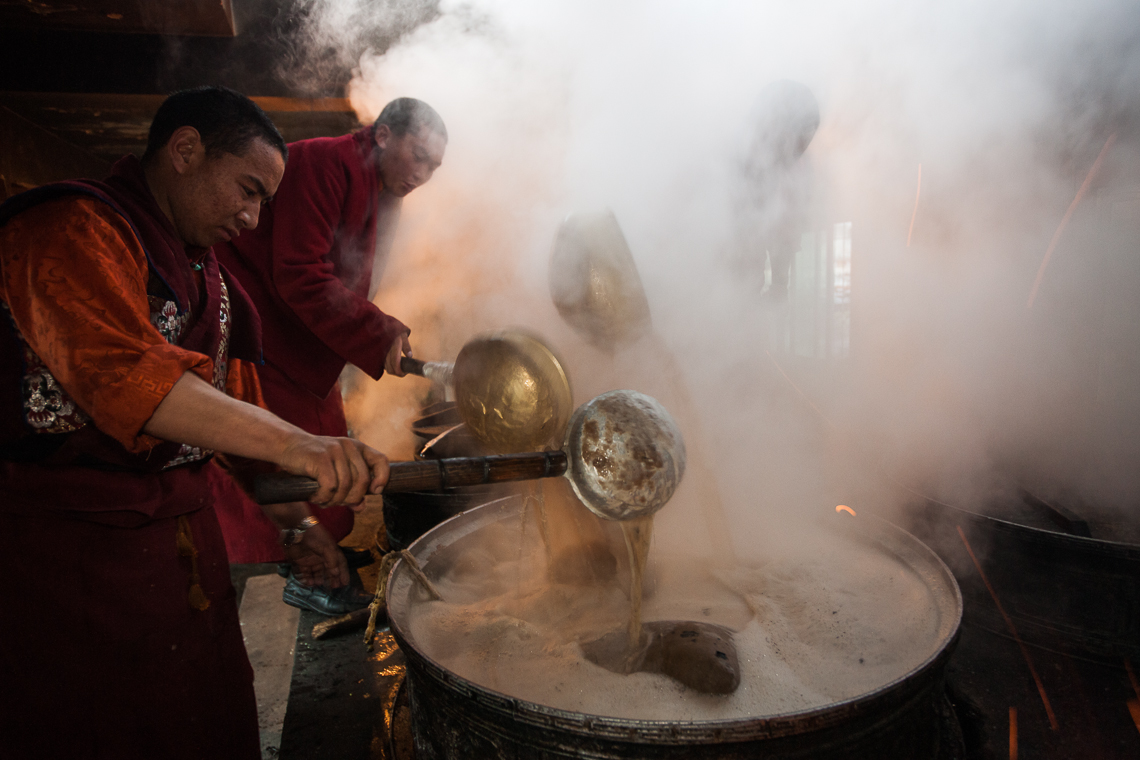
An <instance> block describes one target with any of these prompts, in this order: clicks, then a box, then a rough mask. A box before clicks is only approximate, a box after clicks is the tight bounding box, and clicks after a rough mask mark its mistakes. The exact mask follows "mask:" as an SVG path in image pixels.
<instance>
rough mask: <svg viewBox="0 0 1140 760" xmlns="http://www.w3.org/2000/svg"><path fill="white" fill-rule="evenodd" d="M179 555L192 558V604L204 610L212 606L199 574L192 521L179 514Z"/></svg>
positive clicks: (200, 610)
mask: <svg viewBox="0 0 1140 760" xmlns="http://www.w3.org/2000/svg"><path fill="white" fill-rule="evenodd" d="M177 543H178V556H180V557H189V558H190V594H189V599H190V606H191V607H193V608H194V609H196V610H198V611H199V612H204V611H205V610H206V609H207V608H208V607H209V606H210V600H209V599H207V598H206V592H205V591H203V590H202V576H201V575H199V574H198V549H197V548H196V547H195V546H194V538H193V535H192V534H191V533H190V521H189V520H188V519H186V515H179V516H178V539H177Z"/></svg>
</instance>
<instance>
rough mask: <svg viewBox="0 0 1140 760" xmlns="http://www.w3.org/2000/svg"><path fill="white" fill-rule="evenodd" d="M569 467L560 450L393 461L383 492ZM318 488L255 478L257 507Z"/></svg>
mask: <svg viewBox="0 0 1140 760" xmlns="http://www.w3.org/2000/svg"><path fill="white" fill-rule="evenodd" d="M567 466H568V463H567V459H566V454H565V453H563V452H561V451H546V452H541V451H540V452H535V453H533V454H508V455H505V456H490V457H457V458H454V459H437V460H434V461H423V462H392V463H391V464H390V465H388V484H387V485H385V486H384V491H385V492H386V493H400V492H406V491H440V490H443V489H446V488H457V487H459V486H477V485H482V484H484V483H505V482H508V481H512V480H537V479H539V478H554V477H558V476H559V475H562V474H564V473H565V472H566V468H567ZM318 488H319V486H318V485H317V481H315V480H313V479H312V478H306V477H304V476H303V475H287V474H284V473H272V474H267V475H259V476H257V477H256V478H254V482H253V497H254V499H255V500H256V501H257V503H258V504H280V503H282V502H287V501H307V500H308V498H309V497H310V496H312V495H313V494H315V493H316V492H317V490H318Z"/></svg>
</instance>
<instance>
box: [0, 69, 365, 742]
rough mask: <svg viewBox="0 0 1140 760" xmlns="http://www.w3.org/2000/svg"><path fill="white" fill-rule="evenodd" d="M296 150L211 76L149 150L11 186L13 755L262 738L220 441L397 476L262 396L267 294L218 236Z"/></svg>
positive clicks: (3, 345)
mask: <svg viewBox="0 0 1140 760" xmlns="http://www.w3.org/2000/svg"><path fill="white" fill-rule="evenodd" d="M286 155H287V151H286V147H285V144H284V141H283V140H282V139H281V136H280V135H279V134H278V133H277V130H276V129H275V128H274V127H273V124H272V123H271V122H270V121H269V119H268V118H267V117H266V116H265V114H264V113H262V112H261V110H260V109H259V108H258V107H257V106H256V105H255V104H254V103H252V101H250V100H249V99H247V98H245V97H244V96H242V95H240V94H238V93H235V92H232V91H230V90H224V89H221V88H201V89H199V90H191V91H187V92H183V93H179V94H176V95H174V96H171V97H170V98H169V99H167V101H165V103H164V104H163V105H162V107H161V108H160V109H159V112H158V114H157V115H156V116H155V120H154V123H153V125H152V127H151V132H150V137H149V142H148V147H147V153H146V155H145V156H144V157H143V160H142V161H140V160H138V159H136V158H135V157H134V156H128V157H126V158H124V159H122V160H121V161H119V162H118V163H116V164H115V166H114V168H113V170H112V173H111V176H110V177H109V178H108V179H106V180H105V181H103V182H96V181H88V180H82V181H75V182H64V183H58V184H55V185H48V186H45V187H43V188H38V189H36V190H33V191H30V192H28V193H24V194H22V195H18V196H15V197H14V198H11V199H9V200H8V201H7V202H6V203H5V204H4V205H2V206H0V524H2V525H3V534H4V548H3V551H0V577H3V578H4V589H5V590H4V593H3V600H2V602H0V757H4V758H6V759H8V758H12V759H14V760H24V759H30V758H36V759H37V760H45V759H47V760H51V759H55V758H59V759H61V760H62V759H63V758H67V759H68V760H87V759H91V758H99V759H100V760H103V759H106V760H112V759H113V760H143V759H146V760H153V759H154V758H164V760H171V759H175V760H181V759H184V760H201V759H202V758H211V759H213V760H228V759H234V760H239V759H240V760H257V758H259V757H260V743H259V737H258V724H257V706H256V702H255V700H254V693H253V673H252V669H251V668H250V665H249V660H248V658H247V657H246V653H245V649H244V645H243V643H242V633H241V629H240V627H239V625H238V618H237V608H236V605H235V594H234V589H233V586H232V585H231V584H230V579H229V563H228V560H227V557H226V553H225V547H224V543H223V540H222V535H221V530H220V528H219V526H218V522H217V519H216V517H215V515H214V510H213V507H212V504H211V498H212V483H213V479H214V476H213V473H214V472H216V469H217V468H216V466H215V465H214V464H213V463H212V462H211V461H210V458H211V455H212V453H213V452H214V451H218V452H226V453H228V454H231V455H233V457H234V460H233V461H234V462H235V463H236V466H237V467H238V468H239V469H240V468H242V467H243V466H247V465H248V466H250V467H252V466H253V465H252V462H253V460H261V461H263V462H266V463H272V465H277V466H279V467H281V468H283V469H286V470H288V471H291V472H294V473H297V474H304V475H308V476H310V477H314V478H316V479H317V480H318V481H319V482H320V484H321V490H320V492H319V493H318V494H317V496H316V497H315V500H316V501H318V502H328V503H357V502H360V501H361V500H362V498H363V496H364V494H365V493H366V491H368V490H372V491H377V490H379V489H380V488H381V487H382V485H383V483H384V482H385V480H386V478H387V461H386V460H385V458H384V456H383V455H382V454H380V453H379V452H376V451H374V450H372V449H369V448H368V447H366V446H363V445H362V444H360V443H358V442H356V441H352V440H349V439H347V438H342V439H335V438H320V437H316V436H313V435H310V434H308V433H306V432H304V431H302V430H300V429H298V428H297V427H295V426H293V425H290V424H288V423H286V422H284V421H283V420H280V419H279V418H276V417H274V416H273V415H272V414H270V413H269V412H268V411H266V410H265V409H263V408H261V407H259V406H258V405H257V404H258V402H260V401H261V394H260V390H259V387H258V381H257V377H256V374H255V373H254V372H253V371H252V363H253V362H257V361H260V354H261V347H260V339H259V325H258V319H257V315H256V312H255V311H254V309H253V305H252V303H251V302H250V301H249V299H248V297H247V296H246V294H245V293H244V291H243V290H242V288H241V286H240V284H239V283H238V282H237V280H236V279H234V278H233V277H232V276H231V275H230V274H229V273H227V272H226V271H225V269H224V268H223V267H221V266H220V265H219V264H218V262H217V260H216V258H215V257H214V255H213V253H212V252H211V250H210V246H211V245H213V244H214V243H217V242H219V241H221V240H224V239H228V238H230V237H234V236H236V235H237V234H238V232H239V231H240V230H241V229H243V228H252V227H254V226H255V225H256V224H257V220H258V215H259V210H260V207H261V204H262V203H263V202H264V201H266V200H267V199H268V198H270V197H271V196H272V195H273V192H274V191H275V189H276V188H277V186H278V183H279V182H280V178H281V174H282V172H283V170H284V163H285V158H286ZM270 468H272V467H271V466H270ZM278 519H279V520H284V518H282V517H280V516H279V517H278ZM333 569H335V568H333Z"/></svg>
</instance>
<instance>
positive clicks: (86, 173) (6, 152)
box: [0, 106, 111, 200]
mask: <svg viewBox="0 0 1140 760" xmlns="http://www.w3.org/2000/svg"><path fill="white" fill-rule="evenodd" d="M110 169H111V164H110V162H108V161H104V160H102V159H100V158H97V157H96V156H93V155H91V154H90V153H88V152H87V151H85V150H83V149H81V148H79V147H77V146H75V145H72V144H71V143H69V142H67V141H66V140H63V139H61V138H60V137H58V136H57V135H54V134H52V133H51V132H49V131H48V130H46V129H43V128H42V127H39V126H37V125H36V124H33V123H32V122H30V121H28V120H27V119H25V118H24V117H22V116H20V115H19V114H17V113H14V112H12V111H10V110H9V109H7V108H4V107H2V106H0V200H3V199H4V198H7V197H8V196H10V195H15V194H16V193H20V192H23V191H24V190H30V189H32V188H33V187H38V186H39V185H43V184H47V183H48V182H57V181H59V180H61V179H72V178H75V177H94V178H96V179H100V178H102V177H105V176H106V175H107V172H108V171H109V170H110Z"/></svg>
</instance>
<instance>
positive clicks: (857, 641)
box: [408, 521, 939, 720]
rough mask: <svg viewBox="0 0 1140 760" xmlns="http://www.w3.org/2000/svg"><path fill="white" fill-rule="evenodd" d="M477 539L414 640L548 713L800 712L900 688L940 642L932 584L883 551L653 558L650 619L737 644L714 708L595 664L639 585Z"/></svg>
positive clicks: (514, 542)
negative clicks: (737, 674)
mask: <svg viewBox="0 0 1140 760" xmlns="http://www.w3.org/2000/svg"><path fill="white" fill-rule="evenodd" d="M477 536H478V539H479V540H478V541H477V542H473V541H472V542H469V545H468V544H465V545H463V546H462V547H461V548H460V549H459V550H457V551H456V552H455V556H454V558H453V560H452V561H451V564H450V567H448V568H447V571H446V572H445V573H444V574H443V575H442V577H439V578H438V579H437V578H436V573H435V572H433V570H432V565H431V563H429V564H428V568H427V570H428V574H429V575H431V576H432V577H433V580H435V581H436V585H437V587H438V588H439V591H440V592H441V593H442V595H443V597H444V599H445V600H446V601H442V602H439V601H427V600H426V598H421V597H420V596H418V593H417V591H416V590H413V591H412V594H413V597H412V598H413V599H418V601H416V602H415V603H414V604H413V605H411V607H412V609H411V611H410V613H409V618H408V632H409V633H410V634H411V637H412V639H413V640H414V641H415V643H416V645H417V647H418V648H419V649H420V650H421V651H422V652H423V653H425V654H426V655H428V656H429V657H431V658H432V659H434V660H436V661H437V662H439V663H440V664H441V665H443V666H444V667H446V668H448V669H449V670H451V671H453V672H454V673H456V674H458V675H460V676H462V677H464V678H466V679H468V680H470V681H474V682H475V683H478V684H480V685H482V686H484V687H487V688H490V689H493V690H495V691H498V692H502V693H505V694H510V695H512V696H515V697H519V698H522V699H525V700H528V701H531V702H536V703H539V704H543V705H547V706H550V707H555V708H560V709H563V710H570V711H575V712H582V713H588V714H593V715H604V716H612V717H620V718H632V719H643V720H716V719H732V718H747V717H757V716H764V715H776V714H780V713H789V712H800V711H804V710H808V709H812V708H817V707H822V706H824V705H827V704H830V703H833V702H837V701H841V700H844V699H849V698H854V697H857V696H860V695H862V694H866V693H868V692H870V691H873V690H874V689H876V688H879V687H880V686H882V685H884V684H886V683H888V682H890V681H893V680H895V679H897V678H900V677H902V676H904V675H905V674H907V673H908V672H910V671H911V670H913V669H914V668H915V667H917V666H918V665H919V664H921V662H922V661H923V660H925V659H926V658H927V657H928V656H930V654H932V653H933V651H934V650H935V648H936V646H937V645H938V643H939V642H938V630H939V621H938V617H937V611H936V607H935V606H934V604H933V602H932V599H931V592H930V590H929V589H928V588H927V586H926V584H925V583H924V582H923V581H922V579H921V578H920V577H919V576H918V575H917V574H916V573H915V572H914V571H913V570H911V569H910V568H909V567H907V566H906V565H905V564H903V563H902V562H900V561H899V560H898V559H896V558H895V557H893V556H892V555H890V554H889V553H887V552H885V551H883V550H882V549H881V548H880V547H879V546H877V545H876V544H873V543H872V542H870V541H862V540H858V539H852V538H850V537H841V536H821V537H820V538H819V546H818V547H816V548H815V549H814V550H813V551H812V552H810V554H808V556H801V557H795V556H793V555H789V556H787V557H772V558H769V559H767V560H764V561H754V562H752V563H750V564H742V565H740V566H737V567H731V568H723V567H721V568H715V567H713V566H712V565H711V564H710V562H709V561H708V560H707V559H704V558H699V557H693V556H686V555H680V554H674V555H660V556H659V555H653V556H651V557H650V562H649V571H648V576H649V579H650V582H649V583H647V584H646V585H647V587H648V590H649V591H650V593H647V594H646V598H645V600H644V606H643V608H642V615H643V618H644V620H646V621H652V620H703V621H707V622H712V623H718V624H721V625H725V626H727V627H728V628H730V629H732V630H734V631H735V634H734V641H735V644H736V647H737V652H738V654H739V658H740V666H741V671H742V672H741V684H740V687H739V689H738V690H737V691H736V692H735V693H733V694H730V695H725V696H721V695H709V694H700V693H697V692H694V691H692V690H690V689H687V688H685V687H684V686H682V685H681V684H679V683H677V682H676V681H673V680H672V679H670V678H668V677H667V676H663V675H658V674H650V673H633V674H630V675H619V674H616V673H612V672H610V671H608V670H605V669H603V668H601V667H599V666H597V665H595V664H593V663H592V662H590V661H589V660H587V659H585V657H584V656H583V655H582V651H581V649H580V647H579V645H578V642H579V641H586V640H590V639H593V638H597V637H599V636H601V635H603V634H606V633H610V632H612V631H615V630H620V629H622V628H625V627H626V626H628V625H630V613H631V609H630V603H631V599H630V597H629V595H628V594H629V586H628V582H629V575H628V572H627V574H626V575H625V576H624V578H623V577H621V576H620V574H619V575H618V576H615V577H614V578H613V579H612V582H608V583H602V584H598V583H596V582H591V583H567V582H563V583H551V582H548V581H547V577H548V574H547V572H546V568H547V559H546V556H545V550H544V549H543V548H542V545H541V544H540V543H539V542H537V541H533V542H531V543H530V544H528V545H526V546H524V551H522V552H520V551H519V536H520V533H519V530H518V523H517V522H511V521H505V522H501V523H496V524H493V525H489V526H486V527H484V528H482V529H480V530H479V531H478V533H477ZM472 538H474V537H472Z"/></svg>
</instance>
